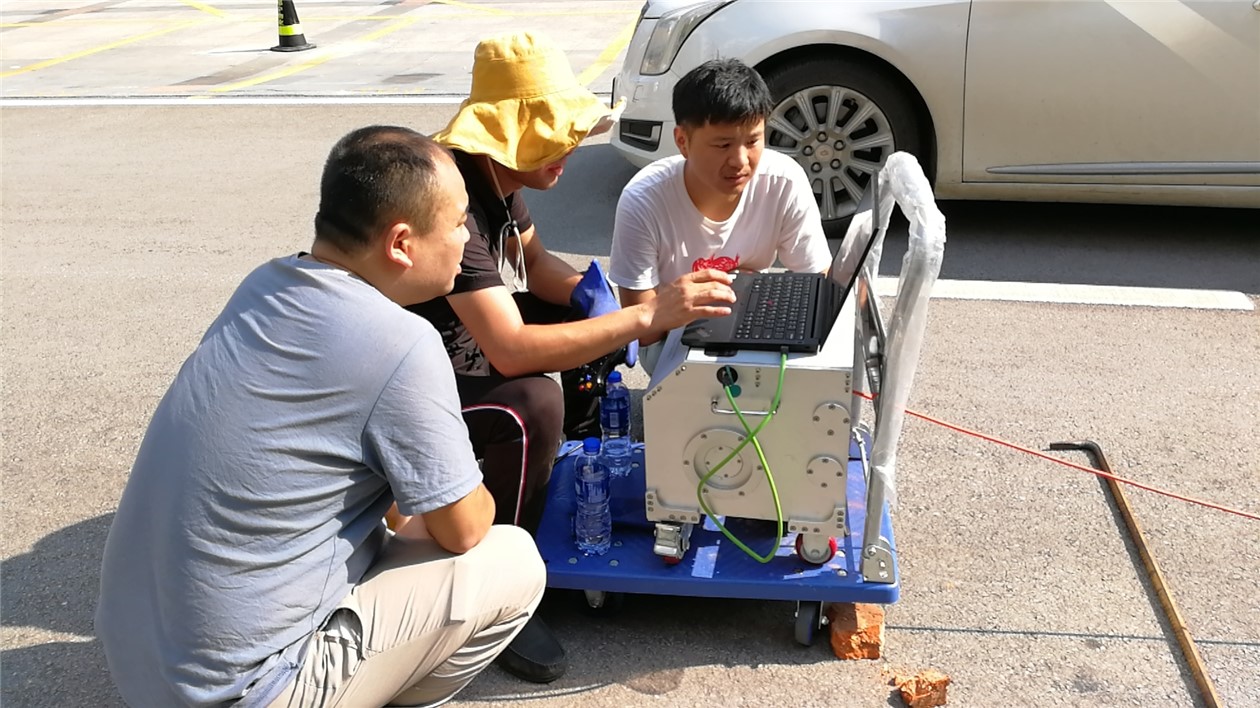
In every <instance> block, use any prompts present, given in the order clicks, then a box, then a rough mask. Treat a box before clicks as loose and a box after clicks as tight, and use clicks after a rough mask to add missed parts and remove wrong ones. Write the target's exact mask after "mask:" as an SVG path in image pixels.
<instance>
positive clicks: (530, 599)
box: [271, 526, 546, 708]
mask: <svg viewBox="0 0 1260 708" xmlns="http://www.w3.org/2000/svg"><path fill="white" fill-rule="evenodd" d="M545 584H546V569H545V567H544V566H543V563H542V559H541V558H540V557H539V555H538V549H537V547H536V546H535V545H534V540H533V539H532V538H530V536H529V534H527V533H526V532H524V531H522V530H521V529H519V528H516V527H514V526H493V527H491V528H490V532H489V533H488V534H487V535H486V537H485V539H484V540H482V542H481V543H479V544H477V547H476V548H474V549H472V550H471V551H469V552H467V553H465V554H463V555H458V556H457V555H454V554H451V553H449V552H447V551H444V550H442V548H441V547H440V546H438V545H437V543H436V542H434V541H432V540H423V541H415V540H403V539H399V538H394V539H392V540H390V541H389V542H388V543H387V544H386V545H385V549H384V550H383V551H382V552H381V557H380V558H379V559H378V560H377V561H376V563H375V564H374V565H373V566H372V568H371V569H370V570H369V571H368V573H367V574H366V575H365V576H364V577H363V581H362V582H361V583H360V584H359V585H357V586H355V588H354V590H352V591H351V592H350V595H349V596H348V597H346V599H345V600H344V601H342V603H341V605H340V606H339V607H338V609H337V610H336V611H334V612H333V614H332V616H331V617H330V618H329V619H328V622H326V623H325V625H324V627H323V628H322V629H320V630H319V631H318V632H316V633H315V636H314V637H313V638H312V641H311V646H310V649H309V650H308V651H307V655H306V660H305V661H304V662H303V664H302V668H301V669H300V670H299V671H298V675H297V677H296V678H295V679H294V681H293V683H292V684H290V686H289V687H288V688H287V689H286V690H285V692H284V693H283V694H281V695H280V697H279V698H277V699H276V700H275V702H273V703H272V704H271V708H297V707H298V706H301V707H303V708H306V707H318V708H325V707H327V708H333V707H335V706H352V707H354V708H359V707H360V706H384V705H397V706H436V705H441V704H442V703H445V702H446V701H448V700H450V699H451V698H452V697H453V696H454V695H455V694H456V693H458V692H459V691H460V690H461V689H462V688H464V686H467V685H468V684H469V682H471V681H472V680H473V678H474V677H475V676H476V675H477V674H478V673H480V672H481V670H482V669H484V668H486V666H488V665H489V664H490V662H491V661H493V660H494V658H495V657H496V656H498V655H499V652H501V651H503V649H504V648H506V647H507V645H508V642H510V641H511V640H512V638H513V637H515V636H516V633H517V632H518V631H520V629H521V627H523V626H524V625H525V622H526V621H527V620H528V619H529V617H530V615H532V614H533V612H534V608H535V607H537V606H538V602H539V600H541V599H542V593H543V587H544V585H545Z"/></svg>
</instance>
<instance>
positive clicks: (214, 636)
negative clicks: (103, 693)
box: [96, 256, 481, 706]
mask: <svg viewBox="0 0 1260 708" xmlns="http://www.w3.org/2000/svg"><path fill="white" fill-rule="evenodd" d="M480 482H481V472H480V471H479V470H478V468H477V463H476V459H475V457H474V455H473V452H472V446H471V444H470V443H469V439H468V431H467V428H465V426H464V421H463V417H462V416H461V414H460V406H459V396H458V394H457V393H456V390H455V378H454V374H453V373H452V371H451V364H450V360H449V359H448V358H447V356H446V351H445V349H444V348H443V346H442V340H441V337H440V336H439V335H438V333H437V332H436V331H435V330H434V329H433V327H432V326H431V325H430V324H429V323H428V322H426V321H425V320H424V319H423V318H420V317H416V316H415V315H413V314H411V313H409V312H407V311H406V310H404V309H402V308H401V307H399V306H398V305H396V304H394V303H393V302H391V301H390V300H388V299H386V298H385V296H384V295H382V294H381V293H380V292H379V291H377V290H376V289H375V288H373V287H372V286H371V285H369V284H368V283H366V282H364V281H363V280H361V279H359V278H358V277H356V276H354V275H351V274H350V273H347V272H345V271H343V270H340V269H337V268H332V267H330V266H326V265H323V264H320V263H314V262H308V261H306V260H302V259H299V258H297V257H296V256H290V257H287V258H280V259H276V260H273V261H271V262H269V263H267V264H265V265H263V266H261V267H260V268H258V269H257V270H255V271H254V272H253V273H251V274H250V275H249V276H248V277H246V278H245V280H244V282H242V283H241V285H240V287H239V288H238V289H237V290H236V293H235V294H233V296H232V298H231V299H230V300H229V301H228V303H227V306H226V307H225V308H224V311H223V313H222V314H221V315H219V317H218V319H217V320H215V322H214V324H212V325H211V326H210V329H209V331H207V332H206V335H205V337H204V338H203V339H202V341H201V343H200V345H198V347H197V349H196V351H194V352H193V353H192V355H191V356H190V357H189V358H188V360H187V361H186V362H184V366H183V368H181V369H180V371H179V374H178V375H177V376H176V378H175V381H174V383H172V384H171V388H170V390H169V391H167V393H166V396H165V397H163V399H162V401H161V402H160V403H159V404H158V407H157V410H156V411H155V412H154V414H153V420H152V422H151V423H150V424H149V429H148V432H147V433H146V434H145V437H144V441H143V442H142V443H141V445H140V451H139V454H138V455H137V457H136V462H135V466H134V467H133V468H132V471H131V477H130V479H129V480H128V482H127V487H126V490H125V491H124V492H123V496H122V500H121V502H120V504H119V507H118V513H117V515H116V516H115V517H114V522H113V526H112V527H111V529H110V532H109V538H108V540H107V542H106V546H105V558H104V563H103V567H102V570H101V597H100V603H99V605H98V607H97V613H96V631H97V635H98V636H99V637H100V639H101V642H102V644H103V645H104V648H105V654H106V657H107V659H108V661H109V668H110V672H111V673H112V675H113V677H114V681H115V683H116V685H117V686H118V689H119V691H121V693H122V695H123V698H125V699H126V700H127V701H128V702H129V703H131V704H133V705H138V706H182V705H189V706H222V705H232V704H233V703H236V702H237V701H238V699H240V698H241V697H242V696H246V693H247V692H248V695H247V696H246V697H245V700H244V701H240V702H239V703H240V705H243V706H244V705H248V706H255V705H265V704H266V703H267V702H269V701H270V700H272V699H273V698H274V697H275V695H277V694H278V693H279V692H280V691H281V690H283V689H284V687H285V686H287V685H288V683H289V682H290V680H291V679H292V677H293V675H294V672H295V670H296V668H297V667H298V666H299V665H300V663H301V659H302V654H303V651H304V650H305V644H306V641H307V639H308V638H309V637H310V635H311V634H312V633H313V632H314V631H315V630H316V629H318V628H319V627H320V626H321V625H322V624H323V623H324V621H325V620H326V619H327V618H328V616H329V615H330V614H331V612H332V610H333V609H334V608H335V606H336V605H337V604H338V603H339V602H340V601H341V600H342V599H343V598H344V597H345V596H346V595H347V594H348V593H349V592H350V589H351V587H352V586H353V585H354V584H355V583H356V582H358V581H359V580H360V578H361V577H362V576H363V574H364V572H365V571H366V570H367V568H368V566H369V565H370V564H371V563H372V560H373V558H374V556H375V555H376V553H377V552H378V551H379V550H380V547H381V544H382V543H383V541H384V532H383V525H382V523H381V518H382V516H383V515H384V513H385V511H386V509H387V508H388V507H389V505H390V503H391V502H392V501H394V500H397V502H398V506H399V509H400V510H401V511H402V513H404V514H420V513H425V512H428V511H432V510H434V509H438V508H441V507H443V506H446V505H447V504H450V503H452V502H455V501H458V500H459V499H461V498H463V497H464V496H465V495H467V494H468V493H469V492H471V491H472V490H473V489H475V488H476V486H477V485H478V484H480Z"/></svg>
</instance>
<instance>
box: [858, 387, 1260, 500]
mask: <svg viewBox="0 0 1260 708" xmlns="http://www.w3.org/2000/svg"><path fill="white" fill-rule="evenodd" d="M856 393H857V394H858V395H859V396H861V397H863V398H865V399H866V400H868V401H873V400H875V397H874V396H872V395H871V394H869V393H866V392H864V391H857V392H856ZM906 413H909V414H910V415H912V416H914V417H915V418H919V419H921V420H926V421H927V422H929V423H934V424H936V425H939V426H941V427H942V428H948V429H949V430H953V431H954V432H956V433H962V434H963V435H970V436H972V437H976V438H980V439H981V440H987V441H988V442H991V443H995V444H997V445H1001V446H1003V447H1009V448H1011V449H1012V450H1018V451H1020V452H1026V453H1028V454H1029V455H1032V456H1034V457H1040V458H1041V459H1043V460H1049V461H1051V462H1055V463H1058V464H1060V465H1063V466H1064V467H1071V468H1072V469H1074V470H1080V471H1081V472H1088V473H1090V474H1092V475H1097V476H1099V477H1102V478H1104V479H1111V480H1115V481H1116V482H1121V483H1123V484H1129V485H1132V486H1134V487H1137V488H1138V489H1145V490H1146V491H1148V492H1154V493H1155V494H1160V495H1162V496H1165V497H1171V498H1173V499H1177V500H1178V501H1183V502H1187V503H1190V504H1197V505H1199V506H1205V507H1207V508H1209V509H1215V510H1217V511H1223V512H1225V513H1227V514H1234V515H1235V516H1241V517H1243V518H1244V519H1251V520H1252V521H1260V515H1257V514H1250V513H1248V512H1245V511H1242V510H1241V509H1234V508H1232V507H1228V506H1222V505H1220V504H1214V503H1212V502H1208V501H1204V500H1202V499H1195V498H1194V497H1187V496H1182V495H1180V494H1177V493H1175V492H1170V491H1168V490H1166V489H1160V488H1159V487H1152V486H1149V485H1146V484H1142V483H1141V482H1135V481H1134V480H1131V479H1125V478H1124V477H1118V476H1116V475H1114V474H1107V473H1106V472H1103V471H1102V470H1096V469H1094V468H1092V467H1086V466H1084V465H1078V464H1076V463H1075V462H1068V461H1067V460H1064V459H1060V458H1058V457H1054V456H1052V455H1047V454H1045V453H1044V452H1041V451H1039V450H1032V449H1030V448H1026V447H1021V446H1019V445H1016V444H1015V443H1010V442H1007V441H1005V440H1002V439H1001V438H995V437H993V436H991V435H985V434H984V433H978V432H976V431H974V430H968V429H967V428H964V427H962V426H960V425H954V424H953V423H946V422H945V421H943V420H937V419H936V418H933V417H932V416H929V415H924V414H922V413H918V412H915V411H912V410H910V409H909V408H907V409H906Z"/></svg>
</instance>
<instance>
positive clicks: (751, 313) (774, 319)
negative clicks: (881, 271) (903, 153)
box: [682, 178, 879, 356]
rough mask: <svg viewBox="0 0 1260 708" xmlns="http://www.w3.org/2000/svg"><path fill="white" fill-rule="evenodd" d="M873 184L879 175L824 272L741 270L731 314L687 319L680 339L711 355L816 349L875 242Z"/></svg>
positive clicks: (876, 201)
mask: <svg viewBox="0 0 1260 708" xmlns="http://www.w3.org/2000/svg"><path fill="white" fill-rule="evenodd" d="M878 183H879V180H878V178H873V179H872V180H871V182H870V185H871V187H870V189H868V190H866V194H864V195H863V198H862V200H861V202H860V203H859V205H858V210H857V213H856V214H854V218H853V221H852V222H850V225H849V230H848V233H846V234H845V241H844V242H842V243H841V246H840V248H838V249H837V250H836V256H835V258H834V259H833V260H832V262H831V268H830V269H829V270H828V274H827V275H823V274H821V273H740V274H739V275H738V276H737V277H736V278H735V283H734V284H733V285H732V286H731V287H732V288H733V289H734V290H735V304H734V305H732V306H731V314H729V315H727V316H726V317H715V318H711V319H703V320H696V321H695V322H692V323H691V324H690V325H687V327H686V328H685V329H684V330H683V335H682V343H683V344H684V345H685V346H688V347H693V348H702V349H704V351H705V353H706V354H708V355H710V356H729V355H732V354H734V353H735V352H738V351H775V352H777V351H788V352H800V353H806V354H814V353H817V352H818V350H819V348H820V347H822V345H823V343H824V342H826V341H827V335H828V334H830V332H831V327H832V325H833V324H835V321H836V317H837V316H839V314H840V308H841V307H843V306H844V301H845V299H847V298H848V296H849V292H850V291H852V290H853V286H854V284H855V283H857V279H858V274H859V273H860V272H861V270H862V264H863V263H865V262H866V257H867V255H868V254H869V253H870V252H871V246H873V245H874V244H875V242H876V241H877V240H878V239H877V238H876V236H877V235H878V233H879V219H878V215H879V214H878V204H879V195H878V194H877V192H878ZM864 212H869V214H870V217H871V227H870V229H869V232H868V230H867V229H863V228H860V227H859V226H860V225H859V222H861V221H863V220H862V219H860V218H859V217H860V216H861V215H862V214H863V213H864ZM854 239H864V241H855V240H854ZM850 244H851V245H850Z"/></svg>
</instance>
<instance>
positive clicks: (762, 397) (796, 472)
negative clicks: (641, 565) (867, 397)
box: [643, 294, 855, 562]
mask: <svg viewBox="0 0 1260 708" xmlns="http://www.w3.org/2000/svg"><path fill="white" fill-rule="evenodd" d="M853 303H854V298H853V296H852V294H850V295H849V297H848V299H847V300H846V302H845V303H844V305H843V307H842V308H841V310H840V314H839V315H838V317H837V320H836V322H835V324H834V326H833V327H832V328H831V332H830V335H829V336H828V337H827V339H826V341H825V342H824V343H823V346H822V347H821V349H820V350H819V351H818V352H817V353H816V354H788V355H787V365H786V369H785V370H784V371H783V385H782V392H781V395H780V400H779V408H778V413H777V414H775V415H774V416H773V417H771V419H770V420H769V421H766V424H765V427H764V428H762V429H761V432H759V433H758V434H757V440H758V441H759V442H760V444H761V448H762V451H763V453H764V455H765V461H766V462H767V463H768V464H769V467H770V472H771V474H772V476H773V479H774V484H775V488H776V489H777V490H778V496H779V501H780V507H781V509H782V518H783V520H784V522H785V523H786V526H787V528H786V531H788V532H799V533H800V535H801V545H800V546H798V550H799V551H800V552H801V553H802V555H803V556H804V557H806V558H807V559H810V560H813V561H816V562H825V561H826V560H827V559H828V558H830V557H831V553H833V552H834V548H835V546H834V542H833V541H832V540H831V539H833V538H836V537H843V536H844V535H845V534H846V520H845V514H846V507H847V502H846V473H847V469H848V460H849V444H850V440H851V439H852V421H853V419H854V416H853V415H852V412H851V411H850V410H849V407H850V406H851V405H853V400H854V399H853V395H852V393H853V365H854V355H853V354H854V337H853V331H854V327H855V322H854V305H853ZM680 339H681V330H675V331H674V332H673V333H672V334H671V335H670V337H669V339H668V340H667V341H666V344H665V347H664V351H663V353H662V355H661V358H660V360H659V362H658V364H657V366H656V369H655V375H654V377H653V379H652V382H651V384H650V386H649V388H648V391H647V393H646V394H645V395H644V397H643V420H644V442H645V446H646V452H645V467H646V482H647V483H646V491H645V497H644V503H645V506H646V509H647V518H648V519H649V520H651V521H655V522H658V523H657V541H658V543H657V546H656V549H655V550H656V552H657V553H658V554H659V555H663V556H666V557H671V556H676V557H681V555H682V553H683V552H685V551H686V536H687V535H688V534H689V531H690V526H689V525H691V524H698V523H699V522H700V517H701V515H702V514H703V513H704V512H703V510H702V508H701V506H700V503H699V501H698V500H697V493H698V492H697V490H698V489H701V488H700V482H701V479H702V478H703V477H704V476H705V475H706V474H708V473H709V472H710V471H711V470H713V469H714V468H715V467H716V466H718V465H719V464H720V463H721V462H722V460H723V459H725V458H727V457H728V456H729V455H730V453H731V451H732V450H734V449H735V448H736V447H737V446H738V445H739V444H740V443H741V442H742V441H743V440H744V439H745V438H746V437H747V432H746V430H745V427H744V424H743V423H741V422H740V420H739V417H738V415H737V414H736V412H735V410H734V408H733V407H732V406H731V404H730V401H729V400H728V398H727V395H726V392H725V390H724V386H723V381H724V380H725V381H728V382H730V381H731V380H732V379H733V385H732V386H731V389H732V396H733V398H734V400H735V404H736V406H738V409H739V411H740V412H742V414H743V416H744V419H745V420H746V421H747V424H748V427H749V428H751V429H754V430H755V429H756V428H757V426H758V425H760V424H761V423H762V421H763V419H764V418H765V417H766V416H767V415H769V412H770V411H771V408H772V405H773V401H774V398H775V393H776V390H777V389H778V387H779V374H780V362H781V357H782V355H781V354H779V353H777V352H760V351H739V352H737V353H735V354H734V355H732V356H722V357H715V356H709V355H706V354H705V353H704V350H703V349H699V348H694V349H693V348H690V347H687V346H685V345H683V344H682V343H681V342H680ZM699 493H701V494H703V495H704V499H705V503H706V504H707V505H708V507H709V508H710V509H711V510H712V511H713V514H714V515H717V516H731V517H737V518H744V519H766V520H770V521H773V520H775V518H776V511H775V503H774V498H773V495H772V492H771V487H770V483H769V481H768V479H767V477H766V471H765V470H764V469H763V467H762V464H761V461H760V458H759V456H758V454H757V451H756V449H755V448H754V446H753V445H752V444H751V443H750V444H748V445H745V446H744V447H743V449H741V450H740V451H739V453H738V454H736V455H735V456H734V457H733V458H731V459H730V461H729V462H727V463H726V465H725V466H723V467H722V468H721V469H720V470H719V471H718V472H717V473H716V474H714V475H713V476H712V477H711V478H710V479H709V480H708V482H707V483H706V484H705V485H704V487H703V488H702V491H700V492H699ZM671 528H676V529H677V531H671ZM675 532H676V533H679V534H680V535H681V536H682V537H683V538H681V539H679V540H678V541H675V539H673V538H672V537H671V536H670V534H672V533H675ZM662 534H665V536H667V538H662Z"/></svg>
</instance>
